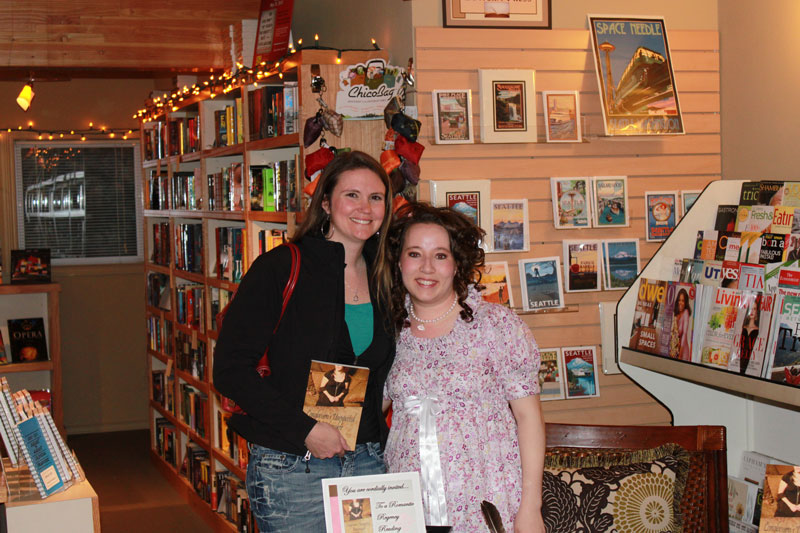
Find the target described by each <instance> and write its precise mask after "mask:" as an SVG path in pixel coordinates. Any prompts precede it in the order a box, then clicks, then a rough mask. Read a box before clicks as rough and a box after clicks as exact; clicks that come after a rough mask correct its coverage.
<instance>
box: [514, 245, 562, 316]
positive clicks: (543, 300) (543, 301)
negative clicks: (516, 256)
mask: <svg viewBox="0 0 800 533" xmlns="http://www.w3.org/2000/svg"><path fill="white" fill-rule="evenodd" d="M519 283H520V288H521V289H522V307H523V309H524V310H525V311H537V310H539V309H557V308H560V307H564V286H563V284H562V281H561V265H560V264H559V258H558V257H538V258H536V259H520V260H519Z"/></svg>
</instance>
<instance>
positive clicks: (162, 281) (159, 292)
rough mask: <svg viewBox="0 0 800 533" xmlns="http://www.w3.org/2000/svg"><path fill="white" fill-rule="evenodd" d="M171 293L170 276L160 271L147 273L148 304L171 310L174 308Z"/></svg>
mask: <svg viewBox="0 0 800 533" xmlns="http://www.w3.org/2000/svg"><path fill="white" fill-rule="evenodd" d="M171 293H172V291H171V289H170V286H169V276H167V275H166V274H161V273H160V272H150V273H148V274H147V287H146V295H147V305H150V306H153V307H158V308H160V309H163V310H164V311H169V310H170V309H171V308H172V302H171V298H170V294H171Z"/></svg>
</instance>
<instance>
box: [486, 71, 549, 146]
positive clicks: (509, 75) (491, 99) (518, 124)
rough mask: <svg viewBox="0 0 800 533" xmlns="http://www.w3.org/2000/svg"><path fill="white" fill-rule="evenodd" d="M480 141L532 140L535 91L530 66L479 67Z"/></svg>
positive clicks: (510, 141)
mask: <svg viewBox="0 0 800 533" xmlns="http://www.w3.org/2000/svg"><path fill="white" fill-rule="evenodd" d="M478 80H479V85H480V88H481V141H482V142H485V143H535V142H536V140H537V139H536V100H535V98H534V95H535V94H536V89H535V84H534V72H533V71H532V70H491V69H480V70H479V71H478Z"/></svg>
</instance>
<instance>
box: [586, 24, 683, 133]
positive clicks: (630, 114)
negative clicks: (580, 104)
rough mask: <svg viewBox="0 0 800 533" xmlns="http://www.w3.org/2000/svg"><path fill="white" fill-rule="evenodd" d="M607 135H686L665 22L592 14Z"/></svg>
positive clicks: (596, 59)
mask: <svg viewBox="0 0 800 533" xmlns="http://www.w3.org/2000/svg"><path fill="white" fill-rule="evenodd" d="M589 30H590V33H591V46H592V50H593V54H592V55H593V56H594V66H595V71H596V73H597V84H598V86H599V89H600V91H599V92H600V108H601V109H602V111H603V125H604V126H605V132H606V135H625V136H629V135H668V134H682V133H684V129H683V118H682V117H681V108H680V105H679V103H678V90H677V89H676V87H675V74H674V73H673V71H672V59H671V57H670V53H669V45H668V43H667V30H666V26H665V25H664V19H663V18H657V17H605V16H598V15H589Z"/></svg>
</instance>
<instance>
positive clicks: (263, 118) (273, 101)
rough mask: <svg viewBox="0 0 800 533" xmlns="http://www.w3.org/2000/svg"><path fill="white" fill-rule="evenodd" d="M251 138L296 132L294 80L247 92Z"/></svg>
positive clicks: (296, 115)
mask: <svg viewBox="0 0 800 533" xmlns="http://www.w3.org/2000/svg"><path fill="white" fill-rule="evenodd" d="M247 98H248V104H249V109H250V117H249V120H250V136H251V140H256V139H266V138H268V137H276V136H278V135H288V134H290V133H296V132H297V131H298V130H299V127H298V109H297V102H298V93H297V83H296V82H286V83H283V84H281V85H267V86H265V87H262V88H260V89H257V90H255V91H250V92H249V93H248V94H247Z"/></svg>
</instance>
